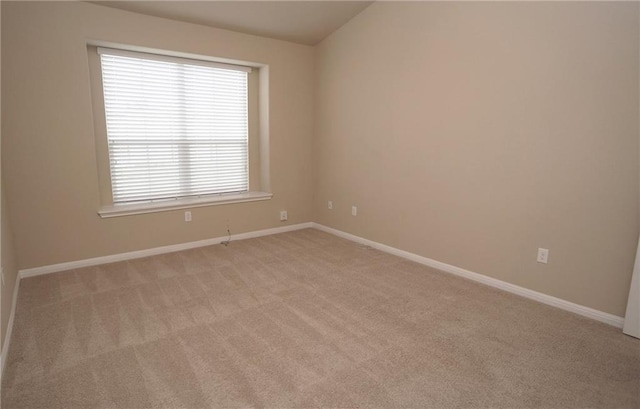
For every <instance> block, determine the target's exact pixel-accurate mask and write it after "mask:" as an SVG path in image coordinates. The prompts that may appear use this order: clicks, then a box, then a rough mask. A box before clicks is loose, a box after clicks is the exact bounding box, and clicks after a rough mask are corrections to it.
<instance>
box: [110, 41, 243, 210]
mask: <svg viewBox="0 0 640 409" xmlns="http://www.w3.org/2000/svg"><path fill="white" fill-rule="evenodd" d="M100 58H101V62H102V74H103V86H104V98H105V113H106V119H107V137H108V146H109V160H110V165H111V185H112V192H113V201H114V203H126V202H133V201H151V200H162V199H171V198H180V197H189V196H201V195H207V194H221V193H235V192H246V191H247V190H248V188H249V186H248V178H249V175H248V155H249V152H248V109H247V101H248V98H247V73H246V72H245V71H243V70H235V69H229V67H222V66H219V65H216V64H209V63H208V62H207V63H205V64H194V63H193V61H190V60H181V59H177V58H168V59H165V58H151V59H149V58H145V55H144V54H131V53H128V52H125V53H120V52H113V53H112V52H110V50H105V49H102V50H101V52H100Z"/></svg>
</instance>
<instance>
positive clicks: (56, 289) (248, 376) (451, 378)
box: [2, 229, 640, 409]
mask: <svg viewBox="0 0 640 409" xmlns="http://www.w3.org/2000/svg"><path fill="white" fill-rule="evenodd" d="M7 359H8V361H7V367H6V371H5V375H4V377H3V380H2V407H3V408H5V409H12V408H235V407H265V408H266V407H268V408H303V407H305V408H306V407H341V408H356V407H360V408H365V407H372V408H373V407H377V408H481V407H492V408H495V407H504V408H541V407H543V408H638V407H640V341H638V340H636V339H633V338H631V337H628V336H625V335H623V334H622V333H621V331H620V330H619V329H616V328H613V327H610V326H607V325H605V324H602V323H598V322H596V321H592V320H589V319H586V318H582V317H580V316H577V315H574V314H571V313H568V312H565V311H562V310H559V309H555V308H552V307H549V306H546V305H542V304H539V303H536V302H533V301H530V300H527V299H524V298H520V297H518V296H515V295H512V294H509V293H505V292H502V291H499V290H496V289H493V288H490V287H486V286H483V285H480V284H477V283H474V282H472V281H468V280H465V279H461V278H457V277H455V276H451V275H448V274H446V273H442V272H439V271H436V270H433V269H430V268H428V267H425V266H422V265H419V264H415V263H412V262H409V261H406V260H404V259H401V258H398V257H395V256H392V255H389V254H386V253H383V252H379V251H377V250H374V249H371V248H368V247H364V246H361V245H358V244H355V243H352V242H349V241H345V240H342V239H340V238H337V237H335V236H332V235H329V234H326V233H323V232H320V231H317V230H313V229H307V230H300V231H295V232H291V233H284V234H278V235H273V236H267V237H261V238H256V239H250V240H244V241H237V242H231V244H230V245H229V246H226V247H225V246H223V245H216V246H210V247H204V248H199V249H194V250H188V251H182V252H177V253H172V254H166V255H161V256H155V257H149V258H144V259H137V260H130V261H126V262H120V263H114V264H108V265H103V266H97V267H88V268H82V269H77V270H72V271H66V272H61V273H55V274H49V275H44V276H39V277H34V278H29V279H25V280H23V281H22V282H21V285H20V293H19V298H18V306H17V310H16V317H15V324H14V329H13V338H12V341H11V348H10V351H9V356H8V358H7Z"/></svg>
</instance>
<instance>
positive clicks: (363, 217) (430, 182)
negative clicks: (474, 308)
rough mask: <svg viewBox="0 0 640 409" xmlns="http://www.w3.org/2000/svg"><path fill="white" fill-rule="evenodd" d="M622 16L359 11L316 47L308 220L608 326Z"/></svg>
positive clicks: (626, 31) (625, 118) (473, 6)
mask: <svg viewBox="0 0 640 409" xmlns="http://www.w3.org/2000/svg"><path fill="white" fill-rule="evenodd" d="M637 8H638V4H637V3H587V2H580V3H578V2H568V3H560V2H558V3H554V2H545V3H536V2H517V3H508V2H497V3H495V2H494V3H489V2H486V3H485V2H478V3H474V2H470V3H469V2H465V3H456V2H446V3H437V2H377V3H374V4H373V5H372V6H370V7H369V8H367V9H366V10H364V11H363V12H362V13H360V14H359V15H358V16H356V17H355V18H354V19H352V20H351V21H350V22H349V23H347V24H346V25H345V26H343V27H342V28H340V29H339V30H338V31H337V32H335V33H334V34H332V35H331V36H330V37H328V38H327V39H325V40H324V41H323V42H322V43H320V44H319V45H318V46H317V49H316V118H315V124H316V125H315V129H316V131H315V136H314V145H313V146H314V184H315V190H314V220H315V221H316V222H319V223H322V224H324V225H327V226H330V227H333V228H336V229H339V230H343V231H346V232H349V233H352V234H355V235H358V236H361V237H365V238H367V239H370V240H374V241H376V242H380V243H384V244H387V245H390V246H393V247H396V248H400V249H403V250H407V251H410V252H412V253H416V254H419V255H422V256H425V257H428V258H431V259H435V260H438V261H441V262H444V263H448V264H451V265H455V266H458V267H462V268H465V269H467V270H471V271H474V272H477V273H481V274H485V275H487V276H490V277H494V278H497V279H500V280H503V281H507V282H510V283H513V284H516V285H519V286H523V287H526V288H529V289H532V290H535V291H539V292H542V293H545V294H549V295H552V296H555V297H559V298H562V299H565V300H568V301H571V302H574V303H577V304H580V305H584V306H588V307H591V308H595V309H597V310H601V311H604V312H608V313H611V314H615V315H618V316H623V315H624V313H625V306H626V300H627V294H628V291H629V284H630V280H631V272H632V269H633V262H634V256H635V250H636V248H635V247H636V244H637V239H638V210H639V209H638V195H639V191H638V189H639V180H638V174H639V173H638V172H639V169H638V148H639V147H638V119H639V118H638V112H639V104H638V97H639V96H638V87H639V83H638V61H639V53H638V50H639V44H638V34H639V33H638V9H637ZM328 200H332V201H333V210H329V209H327V201H328ZM352 205H357V206H358V215H357V216H355V217H354V216H352V215H351V206H352ZM539 247H542V248H547V249H549V250H550V256H549V263H548V264H540V263H537V262H536V254H537V249H538V248H539Z"/></svg>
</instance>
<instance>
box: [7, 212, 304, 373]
mask: <svg viewBox="0 0 640 409" xmlns="http://www.w3.org/2000/svg"><path fill="white" fill-rule="evenodd" d="M312 227H313V223H311V222H307V223H299V224H293V225H290V226H283V227H274V228H271V229H265V230H257V231H251V232H247V233H238V234H232V235H231V240H232V241H234V240H244V239H251V238H254V237H262V236H269V235H271V234H278V233H286V232H289V231H294V230H301V229H308V228H312ZM228 239H229V237H228V236H223V237H215V238H212V239H206V240H199V241H192V242H188V243H180V244H173V245H170V246H163V247H155V248H151V249H147V250H138V251H131V252H128V253H120V254H113V255H109V256H102V257H95V258H90V259H85V260H77V261H69V262H66V263H59V264H52V265H48V266H42V267H34V268H27V269H24V270H20V271H18V276H17V277H16V284H15V288H14V290H13V300H12V304H11V312H10V315H9V324H8V326H7V333H6V334H5V337H4V344H3V346H2V352H1V353H0V379H2V374H3V373H4V367H5V364H6V362H7V359H6V358H7V354H8V352H9V343H10V341H11V333H12V331H13V320H14V317H15V312H16V303H17V301H18V289H19V288H20V280H21V279H23V278H28V277H35V276H39V275H43V274H50V273H56V272H58V271H66V270H71V269H75V268H82V267H89V266H96V265H100V264H107V263H114V262H116V261H124V260H131V259H135V258H141V257H148V256H155V255H158V254H165V253H173V252H175V251H181V250H188V249H193V248H197V247H204V246H211V245H214V244H219V243H221V242H223V241H225V240H228Z"/></svg>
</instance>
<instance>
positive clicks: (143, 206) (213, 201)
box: [85, 39, 273, 218]
mask: <svg viewBox="0 0 640 409" xmlns="http://www.w3.org/2000/svg"><path fill="white" fill-rule="evenodd" d="M85 44H86V46H87V49H88V50H89V47H92V48H93V50H94V53H95V55H96V57H97V60H94V61H97V62H98V63H99V54H98V52H97V49H98V48H99V47H104V48H109V49H117V50H121V51H122V52H124V53H126V52H133V53H145V54H152V55H157V56H158V58H167V59H171V58H178V59H190V60H201V61H203V62H204V63H205V64H206V63H213V64H220V65H231V66H236V67H237V66H240V67H245V68H248V69H251V72H252V73H255V80H254V81H256V82H255V84H254V86H255V89H254V91H253V92H255V93H256V94H257V97H256V100H255V104H256V105H255V108H254V114H253V115H251V114H250V117H249V121H250V122H254V121H255V123H254V126H255V128H254V129H255V131H256V136H255V139H254V137H251V136H250V139H249V145H250V146H252V144H256V145H257V151H256V149H255V148H254V149H253V152H254V154H251V153H250V154H249V163H250V165H249V167H250V169H251V166H252V165H251V163H253V162H254V160H255V167H254V169H256V172H255V173H254V172H250V173H249V179H250V181H249V189H250V190H249V191H248V192H242V193H218V194H212V195H206V196H200V197H187V198H177V199H166V200H155V201H147V202H138V203H121V204H114V203H113V197H112V194H111V192H112V186H111V175H110V167H109V164H108V160H107V163H106V165H107V167H106V169H104V165H105V163H103V162H104V159H105V158H104V157H105V156H107V158H108V151H106V150H105V149H108V147H106V146H102V145H106V143H105V144H103V143H101V140H99V139H101V138H104V139H105V141H106V118H104V116H105V112H104V96H103V94H102V72H101V67H100V65H99V64H98V66H97V67H95V66H93V65H92V63H91V61H92V59H91V58H88V61H87V63H88V65H89V68H90V70H89V71H90V77H91V78H90V81H91V88H92V96H91V100H92V105H94V106H93V108H92V111H93V114H94V119H93V122H94V126H95V133H94V138H96V160H97V164H98V169H97V172H98V174H97V176H98V182H99V183H98V185H99V191H100V195H99V196H100V201H99V205H98V209H97V213H98V215H99V216H100V217H101V218H112V217H119V216H128V215H136V214H144V213H156V212H164V211H171V210H178V209H188V208H194V207H205V206H217V205H224V204H234V203H245V202H257V201H264V200H270V199H271V198H272V197H273V194H272V193H271V181H270V179H271V178H270V161H269V156H270V155H269V151H270V149H269V144H270V137H269V134H270V132H269V65H268V64H264V63H257V62H251V61H245V60H237V59H230V58H224V57H213V56H209V55H204V54H194V53H188V52H179V51H173V50H166V49H158V48H150V47H144V46H136V45H130V44H122V43H114V42H107V41H103V40H94V39H87V40H86V43H85ZM87 57H90V55H87ZM96 68H97V71H96ZM250 75H254V74H250ZM250 84H251V83H250ZM251 87H252V86H251V85H250V88H251ZM252 118H253V119H252ZM250 127H251V125H250ZM102 128H104V129H102ZM250 129H251V128H250ZM249 151H250V152H251V151H252V149H251V148H250V149H249ZM251 186H253V189H252V188H251Z"/></svg>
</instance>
